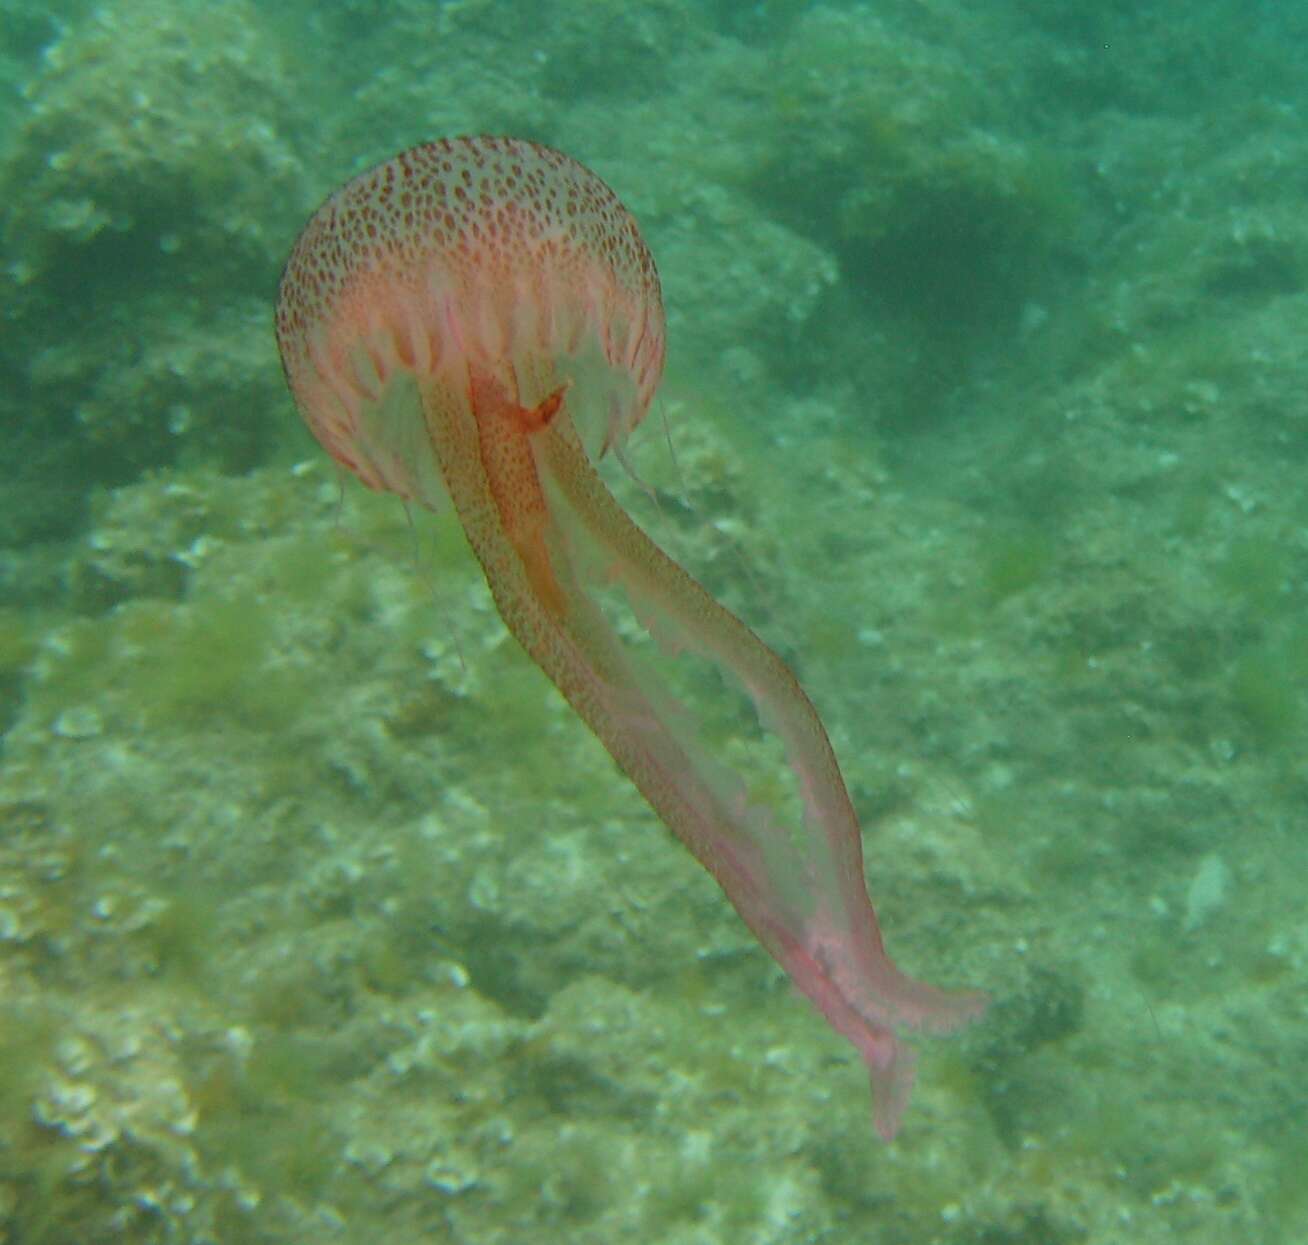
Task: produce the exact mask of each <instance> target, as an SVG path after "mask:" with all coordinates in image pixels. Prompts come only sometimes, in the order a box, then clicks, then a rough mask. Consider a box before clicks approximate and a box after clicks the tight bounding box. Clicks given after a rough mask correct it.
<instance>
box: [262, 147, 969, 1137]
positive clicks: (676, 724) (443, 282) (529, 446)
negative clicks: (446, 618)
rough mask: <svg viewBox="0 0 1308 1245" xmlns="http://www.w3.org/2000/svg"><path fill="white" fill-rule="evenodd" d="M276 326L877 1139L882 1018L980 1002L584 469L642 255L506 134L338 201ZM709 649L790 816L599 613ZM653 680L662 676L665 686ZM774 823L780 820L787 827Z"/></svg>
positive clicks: (605, 444) (659, 349)
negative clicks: (911, 934) (900, 929)
mask: <svg viewBox="0 0 1308 1245" xmlns="http://www.w3.org/2000/svg"><path fill="white" fill-rule="evenodd" d="M276 333H277V343H278V348H279V350H280V353H281V359H282V365H283V368H284V370H285V373H286V379H287V383H288V385H289V387H290V390H291V394H292V396H293V398H294V400H295V403H296V406H297V407H298V409H299V412H300V414H301V415H302V417H303V418H304V420H305V421H306V422H307V424H308V426H309V428H310V429H311V430H312V432H313V434H314V436H315V437H316V438H317V440H318V441H319V442H320V444H321V445H322V446H323V448H324V449H325V450H326V451H327V453H328V454H330V455H331V457H332V458H334V459H335V460H336V462H338V463H339V464H341V465H342V466H343V467H345V468H346V469H347V470H348V471H350V472H351V473H353V474H354V475H355V476H357V477H358V479H359V480H361V481H362V482H363V484H365V485H366V486H368V487H369V488H371V489H375V490H381V491H387V492H390V493H394V494H397V495H398V496H400V497H402V498H404V499H406V500H408V501H410V502H413V503H416V504H418V505H420V506H423V507H426V508H430V509H433V510H435V509H442V508H446V507H451V506H452V509H453V511H454V514H455V515H456V516H457V518H458V520H459V522H460V523H461V525H462V527H463V531H464V532H465V534H466V536H467V539H468V542H469V544H470V545H471V548H472V551H473V553H474V554H475V555H476V558H477V560H478V561H479V562H480V564H481V567H482V569H483V571H484V573H485V576H486V581H487V583H488V585H489V587H490V591H491V594H492V596H493V598H494V601H495V605H496V607H497V609H498V611H499V614H500V616H501V617H502V619H503V620H504V623H505V624H506V626H507V627H508V629H509V631H510V632H511V633H512V634H513V635H514V637H516V639H517V640H518V641H519V643H520V644H521V645H522V647H523V648H524V649H525V650H526V651H527V653H528V654H529V655H530V656H531V658H532V659H533V660H534V661H535V662H536V664H537V665H538V666H539V667H540V668H541V669H542V670H543V671H544V672H545V674H546V675H547V676H548V677H549V678H550V679H551V680H552V681H553V683H554V684H555V686H556V687H557V688H558V690H559V691H560V692H561V693H562V694H563V696H564V697H565V698H566V700H567V701H568V703H569V704H570V705H571V706H572V708H573V709H574V710H575V712H576V713H577V715H578V716H579V717H580V718H581V719H582V721H584V722H585V723H586V725H587V726H588V727H589V728H590V729H591V730H592V731H593V732H594V733H595V735H596V736H597V737H598V738H599V740H600V741H601V742H602V743H603V745H604V747H605V748H606V749H607V750H608V752H609V753H610V755H611V756H612V757H613V759H614V761H616V762H617V764H618V766H619V767H620V768H621V770H622V771H623V772H624V773H625V774H626V775H627V777H628V778H629V779H630V780H631V782H632V783H633V784H634V785H635V787H636V788H637V790H638V791H639V792H640V793H641V795H642V796H644V798H645V799H646V801H648V803H649V805H650V806H651V807H652V808H653V810H654V812H655V813H656V814H657V815H658V817H659V818H660V819H661V820H662V821H663V823H664V824H665V825H666V826H667V827H668V828H669V829H670V830H671V831H672V832H673V833H674V834H675V835H676V836H677V838H678V839H680V840H681V842H682V843H683V844H684V845H685V846H686V847H687V848H688V849H689V850H690V852H691V853H692V854H693V855H694V856H695V857H696V859H698V860H699V862H700V863H701V864H702V865H703V866H704V867H705V868H706V869H707V870H708V871H709V872H710V873H711V874H712V876H713V877H714V878H715V879H716V880H717V882H718V884H719V885H720V886H721V888H722V890H723V892H724V893H725V894H726V896H727V898H728V900H730V902H731V903H732V905H733V906H734V907H735V909H736V911H737V912H738V913H739V914H740V916H741V918H742V919H743V920H744V921H745V923H746V925H747V926H748V927H749V928H750V930H751V931H752V932H753V933H754V935H755V936H756V937H757V939H758V940H759V942H760V943H762V945H763V946H764V947H765V948H766V949H767V951H768V952H769V953H770V954H771V955H772V956H773V957H774V958H775V959H776V961H777V962H778V963H779V964H780V965H781V967H782V968H783V969H784V970H785V972H786V973H787V974H788V975H789V977H790V979H791V980H792V981H793V983H794V984H795V986H796V987H797V988H798V989H799V990H800V991H801V992H802V993H803V994H804V995H806V996H807V997H808V998H809V999H810V1000H811V1001H812V1003H813V1004H814V1005H815V1006H816V1007H817V1009H818V1010H819V1011H820V1012H821V1013H822V1015H823V1016H825V1018H826V1019H827V1021H828V1022H829V1024H830V1025H831V1026H832V1027H833V1028H834V1029H835V1030H836V1031H837V1032H838V1033H840V1034H841V1035H842V1036H844V1037H845V1038H846V1039H848V1040H849V1041H850V1042H851V1043H853V1045H854V1047H855V1048H856V1049H857V1051H858V1053H859V1055H860V1056H861V1057H862V1059H863V1061H864V1063H865V1064H866V1066H867V1069H868V1072H869V1074H870V1078H871V1083H872V1098H873V1118H874V1123H875V1127H876V1129H877V1130H878V1132H879V1133H880V1134H881V1135H882V1136H883V1137H885V1138H886V1139H887V1140H889V1139H890V1138H892V1137H893V1136H894V1134H895V1132H896V1129H897V1127H898V1125H899V1121H900V1117H901V1115H902V1113H903V1110H904V1107H905V1105H906V1103H907V1100H908V1096H909V1091H910V1089H911V1087H912V1081H913V1062H914V1056H913V1052H912V1050H911V1048H910V1047H908V1046H906V1045H905V1044H904V1043H903V1041H902V1039H901V1038H900V1036H899V1034H898V1031H899V1030H902V1029H905V1028H908V1029H922V1030H926V1031H932V1032H943V1031H948V1030H952V1029H955V1028H957V1027H959V1026H960V1025H962V1024H964V1023H966V1022H967V1021H969V1020H971V1019H973V1018H975V1017H977V1016H978V1015H979V1014H980V1013H981V1011H982V1010H983V1008H984V1006H985V999H984V996H983V995H982V994H980V993H978V992H975V991H960V992H956V993H954V992H951V993H947V992H945V991H942V990H939V989H936V988H935V987H933V986H929V985H926V984H923V983H921V982H918V981H915V980H913V979H912V978H910V977H908V976H906V975H905V974H904V973H902V972H900V971H899V969H898V968H896V966H895V965H894V964H893V963H892V962H891V960H890V958H889V956H888V955H887V953H886V950H885V948H884V945H883V942H882V937H881V932H880V929H879V927H878V924H877V918H876V914H875V912H874V911H873V907H872V902H871V900H870V898H869V896H868V891H867V886H866V882H865V879H864V871H863V850H862V841H861V837H860V831H859V824H858V819H857V816H856V814H855V812H854V809H853V806H852V804H851V802H850V798H849V795H848V792H847V791H846V788H845V784H844V780H843V779H842V777H841V773H840V768H839V766H838V764H837V762H836V758H835V755H834V753H833V751H832V748H831V743H830V741H829V739H828V737H827V733H826V730H825V728H824V727H823V725H822V722H821V720H820V718H819V717H818V714H817V711H816V709H815V708H814V706H813V704H812V702H811V701H810V700H809V698H808V696H807V695H806V694H805V693H804V691H803V690H802V689H801V688H800V686H799V684H798V682H797V681H796V679H795V676H794V675H793V674H792V673H791V671H790V669H789V668H788V667H787V665H786V663H785V662H784V661H783V660H782V659H781V658H780V657H779V656H778V655H777V654H776V653H775V652H773V651H772V650H771V649H770V648H769V647H768V646H767V645H766V644H765V643H764V642H763V641H762V640H760V639H759V638H758V636H756V635H755V634H754V632H753V631H751V630H750V628H749V627H748V626H746V625H745V623H743V622H742V621H741V620H740V619H738V618H737V617H735V615H733V614H732V613H730V612H729V611H728V610H726V609H725V608H723V607H722V606H721V605H719V604H718V603H717V602H716V601H715V600H714V599H713V597H712V596H710V595H709V593H708V592H706V591H705V589H704V588H702V587H701V586H700V584H699V583H698V582H697V581H696V580H695V579H694V578H693V577H692V576H691V575H689V574H688V573H687V572H686V571H685V570H683V569H682V567H681V566H679V565H678V564H677V563H676V562H674V561H673V560H672V559H671V558H670V557H668V556H667V555H666V554H665V553H664V552H663V551H662V550H661V549H660V548H659V547H658V546H657V545H656V544H655V543H654V542H653V541H652V540H651V539H650V538H649V537H648V536H647V535H646V534H645V532H644V531H643V530H642V529H641V528H640V527H638V526H637V525H636V523H635V522H634V521H633V520H632V519H631V518H630V517H629V516H628V515H627V513H626V512H625V510H623V508H622V507H621V505H620V504H619V503H618V502H617V500H616V499H615V498H614V497H613V495H612V494H611V493H610V492H609V490H608V488H607V486H606V485H605V484H604V482H603V480H602V478H601V476H600V475H599V473H598V471H597V468H596V462H597V460H598V459H599V457H600V456H601V455H603V454H604V453H605V452H606V451H609V450H611V451H614V452H615V453H617V454H620V453H621V451H622V446H623V444H624V442H625V440H626V437H627V435H628V433H630V432H631V430H632V429H633V428H634V427H635V426H636V424H638V423H639V422H640V420H641V419H642V418H643V416H644V415H645V412H646V411H647V410H648V409H649V406H650V402H651V399H652V398H653V396H654V392H655V389H656V387H657V385H658V383H659V380H660V377H661V375H662V371H663V363H664V315H663V303H662V294H661V289H660V284H659V277H658V273H657V270H656V268H655V265H654V260H653V258H652V257H651V255H650V252H649V250H648V249H647V248H646V246H645V243H644V241H643V239H642V238H641V235H640V233H639V231H638V229H637V227H636V223H635V221H634V219H633V218H632V216H631V215H630V213H628V211H627V210H626V209H625V208H624V207H623V205H622V204H621V203H620V202H619V200H618V199H617V197H616V196H615V195H614V193H613V192H612V191H611V190H610V189H609V187H608V186H607V185H605V183H604V182H603V181H601V180H600V178H599V177H597V176H596V175H595V174H594V173H592V172H590V171H589V170H588V169H586V168H585V167H583V166H582V165H581V164H579V163H577V162H576V161H575V160H573V159H571V158H570V157H568V156H566V155H564V154H563V153H561V152H558V151H555V150H552V149H550V148H548V147H544V146H540V145H538V144H535V143H531V142H526V141H523V140H519V139H513V138H499V137H485V136H482V137H463V138H453V139H444V140H440V141H436V142H432V143H427V144H424V145H422V146H418V147H414V148H412V149H410V150H408V151H405V152H402V153H401V154H399V155H397V156H395V157H394V158H393V159H391V160H388V161H386V162H385V163H383V164H380V165H378V166H376V167H375V168H373V169H371V170H369V171H368V172H365V173H362V174H360V175H359V176H357V177H355V178H354V179H353V180H351V181H349V182H347V183H346V184H345V185H344V186H343V187H341V188H340V189H339V190H337V191H336V193H335V194H333V195H332V196H331V197H330V198H329V199H328V200H327V201H326V202H325V203H324V204H323V205H322V207H321V208H319V209H318V211H317V212H316V213H315V214H314V216H313V217H312V218H311V219H310V221H309V223H308V224H307V225H306V226H305V228H304V230H303V232H302V233H301V234H300V237H299V239H298V240H297V241H296V243H295V246H294V248H293V249H292V251H291V254H290V258H289V259H288V261H287V263H286V267H285V270H284V272H283V274H282V278H281V283H280V289H279V292H278V302H277V314H276ZM615 595H616V596H617V597H618V599H619V600H620V601H622V602H623V603H624V607H625V608H629V609H630V610H631V611H632V614H633V616H634V618H635V619H636V620H637V621H638V623H639V624H640V625H641V626H643V627H644V628H645V629H646V630H647V631H648V632H649V634H650V636H651V637H652V638H653V641H654V642H656V643H657V646H658V648H659V649H661V650H662V651H664V652H666V653H673V654H676V653H691V654H696V655H698V656H699V657H700V658H701V659H704V660H706V661H708V662H710V663H712V664H713V665H714V666H715V667H716V668H717V669H718V670H720V671H721V673H722V674H723V675H724V676H725V677H726V678H727V679H728V680H731V681H734V683H735V684H736V685H737V686H738V687H739V688H741V689H743V691H744V692H745V693H746V694H747V695H748V697H749V698H750V700H751V701H752V702H753V704H754V707H755V709H756V711H757V714H758V717H759V720H760V722H761V723H762V724H763V725H764V726H765V727H766V728H767V729H769V730H771V731H773V732H775V733H776V735H777V736H778V737H779V738H780V740H781V742H782V744H783V745H784V749H785V754H786V758H787V761H788V764H789V766H790V768H791V770H792V771H793V774H794V781H795V787H796V790H797V794H798V801H797V804H802V810H803V811H802V818H800V819H799V820H800V821H801V824H798V825H792V824H787V821H788V819H787V818H785V817H782V816H780V815H779V814H778V813H777V811H776V810H774V809H772V808H770V807H761V806H760V804H759V803H758V802H757V801H754V800H751V799H750V797H749V795H748V794H747V790H746V786H745V782H744V781H743V779H742V777H741V776H739V775H737V774H735V773H733V772H732V771H731V770H730V769H729V768H728V767H727V766H726V765H725V764H723V763H722V762H721V761H719V760H717V759H716V758H714V757H713V756H712V755H710V752H709V749H707V748H706V747H705V746H704V744H703V743H702V742H701V739H700V734H699V732H698V731H697V730H696V729H695V726H694V719H693V715H692V714H691V712H690V710H689V709H688V707H687V706H686V705H685V704H683V703H681V701H680V700H678V699H677V698H676V697H674V696H673V695H672V694H671V693H670V692H669V691H668V689H667V688H666V687H664V686H662V685H661V683H660V680H659V679H658V677H657V675H656V673H655V672H654V671H653V669H652V668H651V664H650V663H649V662H648V661H647V660H646V659H645V658H644V657H642V655H641V653H640V651H639V649H638V648H637V647H636V646H633V645H632V644H630V643H628V642H627V641H625V640H623V639H622V638H621V636H620V634H619V628H618V627H616V626H615V624H614V622H613V621H611V614H612V604H611V602H610V603H609V604H607V605H606V604H605V603H604V602H605V600H606V599H608V598H611V597H613V596H615ZM664 682H666V680H664ZM791 820H794V819H791Z"/></svg>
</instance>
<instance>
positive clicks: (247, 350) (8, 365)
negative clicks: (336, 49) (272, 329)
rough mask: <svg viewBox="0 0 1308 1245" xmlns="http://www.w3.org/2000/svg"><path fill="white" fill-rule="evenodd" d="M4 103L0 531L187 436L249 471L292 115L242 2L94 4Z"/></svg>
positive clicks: (298, 206) (54, 514)
mask: <svg viewBox="0 0 1308 1245" xmlns="http://www.w3.org/2000/svg"><path fill="white" fill-rule="evenodd" d="M25 96H26V104H27V112H26V115H25V116H24V117H22V118H21V120H20V122H19V124H18V125H17V126H16V128H15V131H14V133H13V135H12V137H11V138H10V140H9V141H8V142H7V143H6V144H5V147H4V149H3V151H0V185H3V187H4V193H3V199H4V206H3V208H0V247H2V248H3V253H2V256H0V261H2V262H0V297H3V300H4V303H5V305H6V309H7V313H8V324H7V326H6V332H5V335H4V339H3V344H2V345H0V374H4V375H5V376H6V380H5V383H4V385H3V386H0V388H3V390H4V391H5V392H6V393H7V394H9V395H10V398H9V401H8V402H6V403H5V404H4V405H3V406H0V421H3V422H4V423H6V424H7V425H9V427H8V428H7V429H6V437H7V439H8V441H9V443H10V445H11V447H12V446H13V445H14V443H15V442H17V444H18V446H19V448H20V453H18V454H17V455H15V460H16V461H17V462H18V463H19V469H20V479H19V481H18V483H17V486H16V487H15V488H14V490H13V492H12V493H9V494H8V496H9V498H10V499H11V500H12V502H13V503H14V504H12V505H7V506H5V507H4V511H3V513H2V514H0V539H6V538H8V539H14V540H16V539H21V538H22V537H23V536H38V537H39V536H41V535H52V534H56V533H58V532H59V531H66V530H68V528H69V527H70V526H71V525H73V524H75V523H76V522H77V521H78V519H79V518H80V515H81V513H82V511H81V503H82V494H83V493H84V491H85V489H86V487H87V485H88V484H91V483H113V482H116V481H119V480H122V479H126V478H130V477H131V476H132V475H134V474H136V472H138V471H139V470H140V469H141V468H143V467H150V466H156V465H160V464H163V463H168V462H171V461H173V460H174V459H176V458H177V457H178V456H179V454H183V453H185V452H186V451H187V449H188V448H189V447H196V448H197V449H198V450H199V451H200V452H203V453H205V454H207V455H210V456H213V457H216V458H217V459H218V460H219V461H221V462H223V463H225V464H226V465H227V466H228V467H229V468H238V469H239V468H244V467H248V466H249V465H251V464H252V463H253V462H255V461H258V459H259V458H260V456H261V455H262V454H263V453H264V452H265V451H266V449H267V446H268V444H269V437H270V435H271V433H270V429H271V428H273V427H275V425H274V424H273V423H272V421H269V420H268V419H267V417H266V414H265V411H266V409H267V408H268V407H269V406H271V405H272V404H274V403H275V401H276V400H277V397H278V391H277V387H276V386H277V376H276V371H275V368H274V367H272V366H269V363H270V352H271V347H270V345H269V342H268V340H267V338H268V334H267V331H266V319H265V315H266V313H265V311H264V304H263V296H264V293H265V291H266V288H267V285H268V280H269V275H268V274H269V273H270V272H274V271H275V270H276V266H277V264H278V262H279V260H280V252H281V248H282V244H283V239H284V237H285V235H286V233H287V232H288V230H289V228H290V225H289V222H290V221H293V220H294V219H295V218H296V217H297V216H298V214H299V213H300V211H301V210H302V208H303V205H304V203H305V192H304V189H303V184H302V179H301V171H300V164H299V160H298V158H297V156H296V154H295V151H294V148H293V146H292V145H291V143H290V141H289V139H288V138H287V137H286V136H287V134H288V132H290V131H291V130H292V128H293V127H294V126H295V125H297V124H298V122H299V118H298V114H297V112H296V109H295V108H294V107H293V105H292V103H291V99H290V95H289V90H288V88H287V86H286V83H285V81H284V78H283V71H282V68H281V65H280V61H279V57H278V55H277V53H276V52H275V51H274V50H273V49H272V47H271V46H270V43H269V40H268V39H267V36H266V34H264V33H263V32H262V31H261V17H260V14H259V12H258V11H257V10H256V9H255V8H253V7H252V6H250V5H248V4H246V3H244V2H243V0H226V2H224V3H220V4H215V5H206V6H203V7H202V8H199V9H194V10H191V9H182V8H180V7H178V6H177V5H173V4H168V3H146V4H140V3H131V4H125V3H124V4H117V5H113V4H110V5H106V6H103V7H101V8H98V9H97V10H96V11H95V12H94V14H92V15H91V16H89V17H88V18H86V19H85V20H83V21H81V22H79V23H77V24H74V25H72V26H70V27H69V28H68V30H67V32H66V33H65V34H64V35H63V36H62V37H60V38H59V39H58V40H56V41H55V42H54V43H52V44H50V45H49V46H48V48H47V49H46V52H45V56H44V62H43V65H42V68H41V69H40V71H39V72H38V73H37V75H36V76H35V77H34V78H33V79H32V80H31V81H30V82H29V83H28V84H27V86H26V88H25ZM216 291H221V295H220V296H219V297H215V292H216ZM193 452H195V451H193ZM12 483H13V482H12V481H11V484H12Z"/></svg>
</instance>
